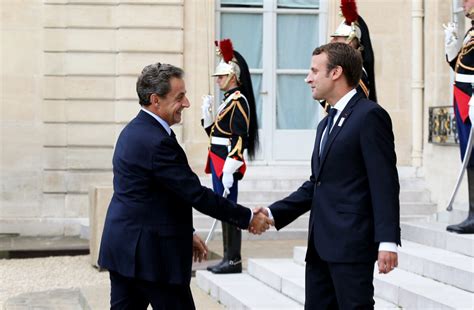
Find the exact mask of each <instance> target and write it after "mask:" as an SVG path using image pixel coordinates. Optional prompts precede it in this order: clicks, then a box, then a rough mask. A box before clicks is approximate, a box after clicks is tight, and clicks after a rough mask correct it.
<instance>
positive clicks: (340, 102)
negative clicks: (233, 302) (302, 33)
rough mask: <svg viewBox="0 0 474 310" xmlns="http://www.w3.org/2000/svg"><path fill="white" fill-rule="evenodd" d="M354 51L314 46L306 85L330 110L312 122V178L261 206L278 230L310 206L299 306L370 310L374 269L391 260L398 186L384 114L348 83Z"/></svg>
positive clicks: (355, 77)
mask: <svg viewBox="0 0 474 310" xmlns="http://www.w3.org/2000/svg"><path fill="white" fill-rule="evenodd" d="M361 74H362V58H361V56H360V54H359V52H358V51H356V50H355V49H353V48H351V47H350V46H349V45H347V44H344V43H330V44H327V45H323V46H321V47H318V48H316V49H315V50H314V52H313V56H312V61H311V70H310V72H309V74H308V76H307V77H306V82H307V83H308V84H309V85H310V86H311V91H312V96H313V98H314V99H316V100H322V99H324V100H326V101H327V102H328V103H329V104H330V105H331V109H330V111H329V113H328V115H327V116H326V117H325V118H324V119H323V120H322V121H321V122H320V123H319V125H318V128H317V135H316V142H315V145H314V151H313V157H312V161H311V177H310V179H309V180H308V181H306V182H305V183H304V184H303V185H302V186H301V187H300V188H299V189H298V190H297V191H295V192H294V193H292V194H291V195H290V196H288V197H287V198H284V199H283V200H280V201H277V202H275V203H273V204H272V205H271V206H270V207H269V208H262V209H260V210H261V211H262V212H264V213H266V214H267V215H269V216H272V217H273V219H274V223H275V227H276V228H277V229H281V228H283V227H284V226H286V225H288V224H289V223H291V222H292V221H294V220H295V219H296V218H297V217H298V216H300V215H302V214H303V213H305V212H307V211H308V210H311V214H310V220H309V231H308V233H309V235H308V250H307V253H306V280H305V285H306V302H305V309H338V308H339V309H372V308H373V307H374V300H373V296H374V287H373V284H372V282H373V272H374V262H375V261H376V260H378V271H379V272H380V273H388V272H390V271H391V270H393V269H394V268H395V267H396V266H397V264H398V258H397V244H400V224H399V222H400V219H399V218H400V215H399V213H400V203H399V192H400V186H399V181H398V173H397V168H396V155H395V147H394V137H393V133H392V124H391V120H390V116H389V115H388V114H387V112H386V111H385V110H384V109H383V108H382V107H381V106H379V105H378V104H377V103H375V102H373V101H370V100H368V99H366V98H365V97H364V96H363V95H361V94H360V93H357V92H356V90H355V88H356V87H357V84H358V82H359V79H360V77H361Z"/></svg>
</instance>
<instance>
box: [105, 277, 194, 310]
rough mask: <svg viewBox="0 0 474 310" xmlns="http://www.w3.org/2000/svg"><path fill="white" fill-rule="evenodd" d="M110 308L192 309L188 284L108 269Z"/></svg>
mask: <svg viewBox="0 0 474 310" xmlns="http://www.w3.org/2000/svg"><path fill="white" fill-rule="evenodd" d="M110 284H111V293H110V309H112V310H122V309H124V310H125V309H131V310H132V309H133V310H141V309H143V310H146V309H147V308H148V305H149V304H151V306H152V307H153V309H154V310H193V309H196V307H195V306H194V300H193V296H192V294H191V288H190V287H189V285H172V284H161V283H156V282H150V281H145V280H140V279H134V278H128V277H124V276H122V275H120V274H118V273H117V272H114V271H110Z"/></svg>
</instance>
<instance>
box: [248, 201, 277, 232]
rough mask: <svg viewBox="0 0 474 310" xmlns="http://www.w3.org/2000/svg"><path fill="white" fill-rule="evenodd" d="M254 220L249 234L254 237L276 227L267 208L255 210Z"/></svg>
mask: <svg viewBox="0 0 474 310" xmlns="http://www.w3.org/2000/svg"><path fill="white" fill-rule="evenodd" d="M252 212H253V218H252V221H251V222H250V225H249V232H251V233H252V234H254V235H261V234H262V233H264V232H265V231H267V230H268V229H269V228H270V226H274V225H275V223H274V221H273V220H272V219H270V218H269V217H268V211H267V209H266V208H262V207H260V208H254V209H253V211H252Z"/></svg>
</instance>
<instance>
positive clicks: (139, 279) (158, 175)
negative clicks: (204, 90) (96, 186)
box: [99, 63, 269, 309]
mask: <svg viewBox="0 0 474 310" xmlns="http://www.w3.org/2000/svg"><path fill="white" fill-rule="evenodd" d="M137 93H138V97H139V101H140V105H141V106H142V108H141V111H140V112H139V113H138V115H137V117H135V118H134V119H133V120H132V121H131V122H130V123H129V124H128V125H127V126H126V127H125V128H124V129H123V130H122V132H121V134H120V136H119V138H118V141H117V144H116V147H115V152H114V157H113V172H114V195H113V197H112V200H111V202H110V205H109V209H108V212H107V217H106V220H105V227H104V231H103V235H102V242H101V247H100V254H99V266H101V267H103V268H106V269H108V270H109V272H110V280H111V308H112V309H146V308H147V307H148V305H149V304H150V303H151V305H152V306H153V308H154V309H194V308H195V307H194V302H193V298H192V295H191V290H190V287H189V283H190V281H191V265H192V257H193V253H194V254H195V257H196V256H197V257H199V258H202V257H203V256H205V254H206V248H205V245H204V243H203V242H202V240H201V239H200V238H199V237H198V236H196V235H194V237H193V230H194V229H193V218H192V207H195V208H196V209H198V210H199V211H200V212H202V213H205V214H207V215H210V216H212V217H215V218H217V219H219V220H222V221H227V222H228V223H230V224H232V225H235V226H237V227H240V228H241V229H246V228H248V227H249V224H250V225H251V226H252V231H253V232H257V233H261V232H263V231H264V230H265V229H267V228H268V223H269V220H268V218H265V216H264V215H263V214H262V216H260V215H258V214H256V215H253V214H252V212H251V210H250V209H248V208H244V207H242V206H240V205H238V204H235V203H233V202H231V201H229V200H226V199H224V198H222V197H220V196H218V195H216V194H214V192H213V191H212V190H211V189H208V188H206V187H203V186H201V184H200V182H199V178H198V177H197V176H196V175H195V174H194V173H193V171H192V170H191V168H190V167H189V165H188V162H187V159H186V155H185V153H184V151H183V149H182V148H181V147H180V146H179V144H178V142H177V140H176V138H175V135H174V133H173V131H172V130H171V128H170V126H171V125H173V124H177V123H179V122H180V121H181V114H182V112H183V110H184V109H185V108H188V107H189V106H190V104H189V101H188V99H187V98H186V89H185V84H184V80H183V71H182V70H181V69H180V68H177V67H174V66H172V65H168V64H160V63H157V64H152V65H149V66H147V67H145V68H144V69H143V71H142V73H141V75H140V76H139V78H138V81H137Z"/></svg>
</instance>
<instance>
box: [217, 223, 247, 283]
mask: <svg viewBox="0 0 474 310" xmlns="http://www.w3.org/2000/svg"><path fill="white" fill-rule="evenodd" d="M222 224H223V225H226V226H227V227H226V228H225V230H226V233H227V238H226V239H224V240H227V253H226V255H225V257H224V262H223V263H222V264H221V265H219V266H217V267H215V268H213V269H212V270H211V271H212V272H213V273H217V274H223V273H241V272H242V258H241V255H240V247H241V244H242V231H241V230H240V229H238V228H237V227H235V226H232V225H229V224H227V223H225V224H224V223H222ZM223 230H224V229H223Z"/></svg>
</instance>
